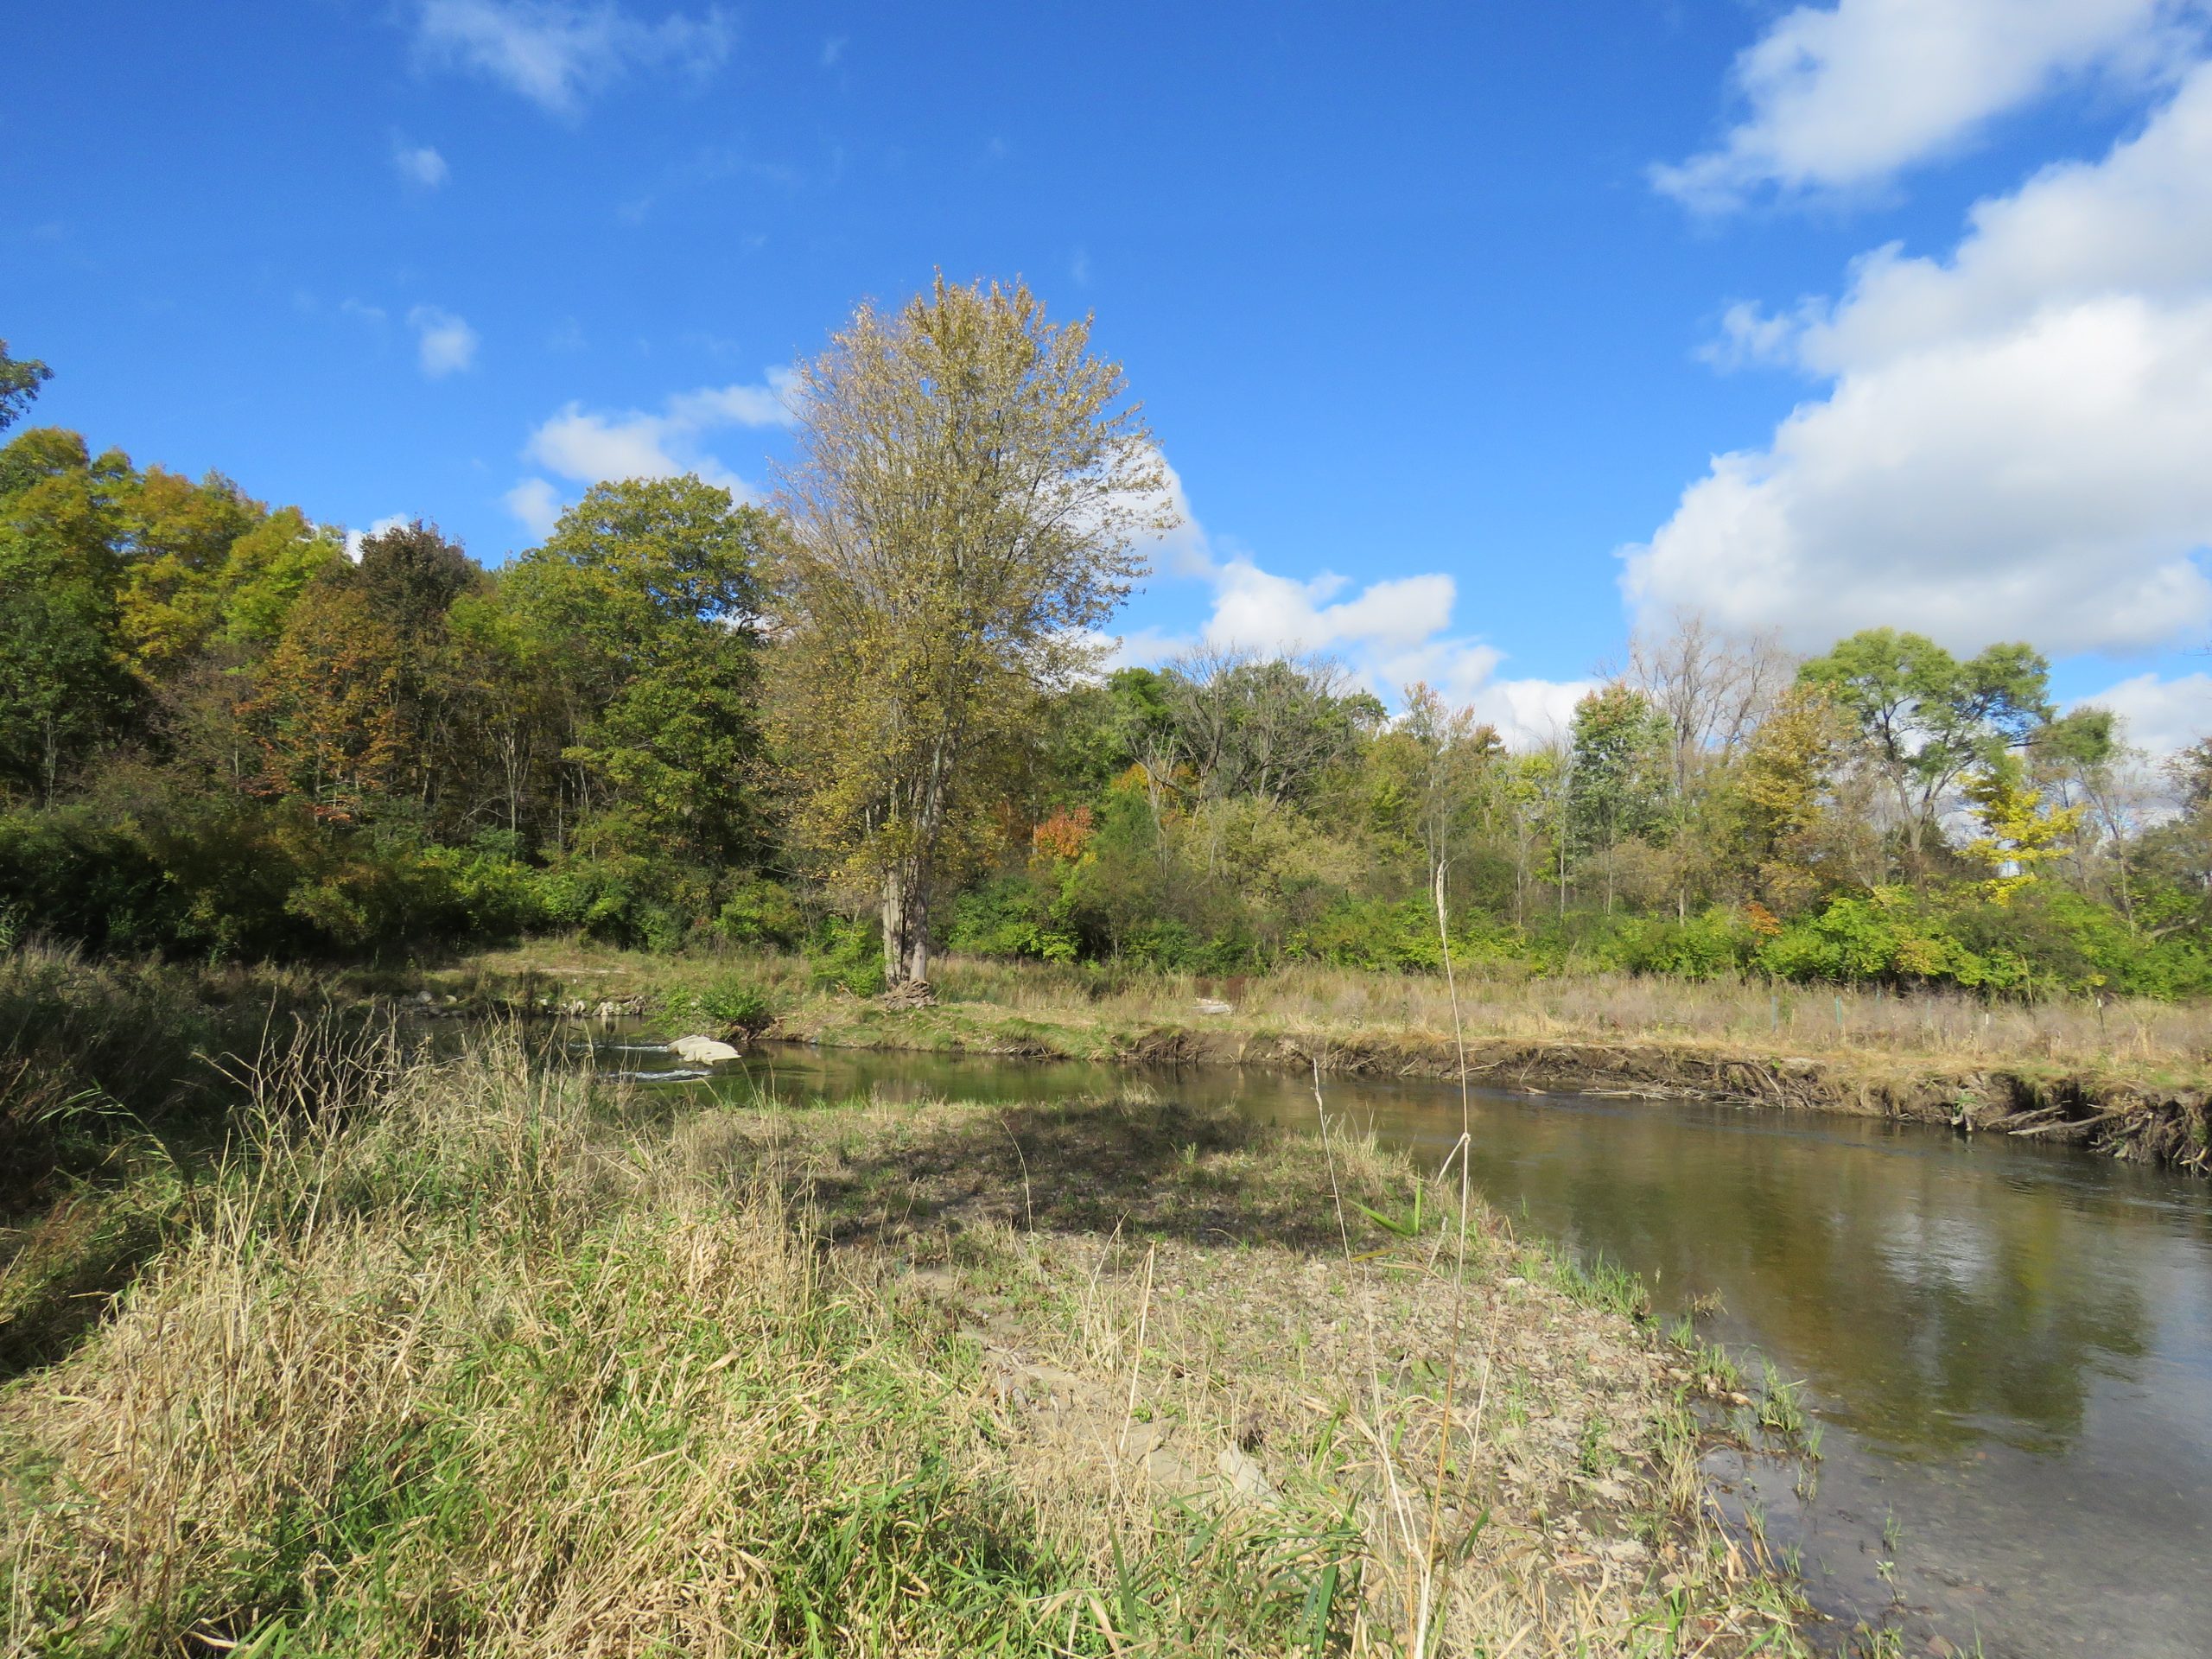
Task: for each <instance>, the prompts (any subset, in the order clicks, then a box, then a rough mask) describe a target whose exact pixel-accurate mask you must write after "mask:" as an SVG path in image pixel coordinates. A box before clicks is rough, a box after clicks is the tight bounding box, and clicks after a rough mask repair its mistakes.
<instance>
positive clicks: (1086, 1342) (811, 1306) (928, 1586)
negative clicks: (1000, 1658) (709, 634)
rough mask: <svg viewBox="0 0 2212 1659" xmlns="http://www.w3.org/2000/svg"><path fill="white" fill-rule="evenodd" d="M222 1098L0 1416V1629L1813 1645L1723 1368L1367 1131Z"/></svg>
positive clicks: (1169, 1119)
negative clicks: (84, 1310) (236, 1146)
mask: <svg viewBox="0 0 2212 1659" xmlns="http://www.w3.org/2000/svg"><path fill="white" fill-rule="evenodd" d="M312 1077H321V1078H322V1079H324V1080H325V1081H326V1083H328V1084H334V1085H337V1086H339V1087H340V1093H341V1094H342V1096H343V1097H342V1098H341V1097H339V1096H335V1095H333V1096H326V1097H324V1098H322V1099H321V1101H320V1103H319V1109H314V1110H311V1111H308V1112H306V1113H304V1114H303V1113H302V1111H301V1110H300V1109H299V1108H300V1106H301V1105H302V1103H303V1102H302V1100H299V1099H296V1098H294V1097H293V1096H294V1095H295V1094H296V1091H297V1090H299V1088H300V1086H301V1085H302V1084H303V1083H304V1082H307V1081H308V1080H309V1079H310V1078H312ZM237 1122H238V1123H239V1124H241V1125H244V1126H248V1133H249V1135H250V1137H251V1140H250V1144H249V1145H248V1146H247V1147H245V1152H246V1153H247V1154H248V1155H246V1156H245V1157H242V1158H238V1159H236V1160H233V1161H232V1164H231V1165H229V1166H227V1168H226V1170H223V1171H217V1172H211V1173H205V1174H204V1175H203V1176H202V1177H201V1178H200V1179H197V1180H194V1181H193V1182H191V1183H188V1184H186V1185H183V1186H181V1187H180V1188H176V1189H175V1190H170V1191H167V1192H165V1195H164V1196H163V1197H162V1199H161V1200H160V1204H159V1205H158V1206H157V1207H163V1208H164V1221H163V1225H162V1244H161V1246H160V1248H159V1249H158V1250H157V1251H156V1253H155V1254H154V1255H152V1256H151V1258H150V1259H149V1261H148V1262H146V1263H145V1264H144V1265H143V1267H141V1268H140V1269H139V1271H138V1274H137V1280H136V1282H135V1284H134V1285H133V1286H132V1287H131V1288H130V1292H129V1293H128V1294H127V1295H126V1296H124V1298H123V1300H121V1302H120V1303H119V1304H118V1306H117V1307H116V1310H115V1312H114V1313H113V1316H112V1317H111V1319H108V1320H107V1321H106V1322H105V1324H103V1325H99V1326H98V1327H97V1328H96V1329H93V1330H92V1331H90V1332H86V1333H83V1334H82V1335H81V1336H80V1338H79V1339H77V1340H75V1341H74V1342H73V1344H72V1345H70V1346H69V1347H68V1349H67V1351H66V1352H63V1353H61V1354H60V1355H59V1356H58V1357H55V1358H54V1360H53V1362H52V1363H48V1364H45V1365H42V1366H41V1367H38V1368H36V1369H33V1370H30V1371H29V1372H28V1373H27V1374H25V1375H24V1376H21V1377H20V1378H18V1379H17V1380H16V1382H15V1383H12V1384H10V1386H9V1387H8V1388H7V1389H6V1390H5V1392H4V1393H0V1467H4V1468H5V1469H7V1470H8V1471H10V1473H9V1475H8V1476H7V1478H6V1479H5V1482H4V1483H0V1604H3V1605H5V1606H6V1607H7V1609H8V1613H7V1618H8V1619H9V1638H8V1642H7V1644H6V1645H7V1646H8V1647H9V1649H10V1651H23V1652H35V1653H80V1652H92V1651H153V1650H162V1649H173V1648H175V1647H176V1646H178V1645H179V1644H182V1645H184V1646H185V1647H187V1648H188V1649H190V1648H191V1647H192V1645H193V1644H194V1643H199V1644H200V1645H206V1646H209V1647H216V1648H232V1649H233V1650H238V1651H251V1652H254V1653H274V1652H277V1651H283V1652H286V1653H312V1652H325V1651H327V1652H338V1651H343V1652H346V1653H349V1654H393V1655H397V1654H419V1653H423V1652H428V1651H469V1652H499V1653H508V1654H546V1655H551V1654H556V1653H558V1654H563V1655H567V1654H580V1653H605V1654H614V1653H637V1652H643V1651H647V1650H653V1651H666V1650H680V1651H683V1652H687V1653H699V1654H715V1653H724V1652H728V1653H735V1652H741V1651H758V1650H760V1649H762V1648H764V1647H766V1648H770V1649H783V1648H789V1649H793V1650H798V1651H816V1650H819V1651H836V1652H877V1653H902V1654H903V1653H966V1652H976V1651H1001V1652H1011V1653H1034V1654H1038V1655H1040V1656H1041V1655H1043V1654H1046V1653H1058V1654H1065V1653H1079V1654H1099V1655H1108V1654H1120V1653H1125V1652H1133V1651H1145V1650H1173V1651H1204V1652H1222V1653H1236V1652H1268V1653H1280V1652H1283V1651H1287V1650H1296V1651H1300V1652H1306V1651H1313V1652H1324V1651H1326V1652H1346V1653H1355V1654H1376V1655H1380V1654H1384V1653H1402V1652H1406V1651H1408V1650H1410V1648H1411V1645H1412V1642H1413V1639H1414V1631H1415V1629H1416V1628H1417V1627H1419V1626H1421V1625H1424V1624H1426V1626H1427V1628H1428V1630H1430V1631H1431V1632H1432V1633H1434V1632H1437V1631H1440V1632H1441V1633H1442V1636H1443V1642H1442V1645H1441V1650H1442V1651H1445V1652H1451V1653H1472V1652H1500V1651H1506V1650H1514V1651H1520V1652H1552V1651H1570V1650H1573V1651H1586V1652H1590V1653H1593V1654H1604V1653H1618V1654H1628V1653H1631V1652H1633V1653H1667V1652H1690V1651H1699V1652H1705V1653H1713V1654H1726V1653H1734V1652H1745V1651H1749V1650H1751V1649H1753V1648H1754V1647H1758V1650H1760V1651H1764V1652H1769V1653H1772V1652H1777V1651H1781V1652H1790V1651H1795V1650H1797V1638H1796V1636H1795V1635H1794V1633H1793V1631H1792V1628H1791V1626H1792V1618H1791V1616H1790V1613H1789V1604H1788V1600H1787V1597H1786V1594H1785V1592H1784V1591H1783V1587H1782V1586H1781V1585H1780V1583H1779V1582H1778V1580H1776V1579H1775V1578H1774V1577H1772V1576H1770V1574H1769V1573H1766V1572H1764V1571H1763V1570H1761V1569H1759V1568H1758V1567H1755V1566H1754V1565H1752V1564H1751V1563H1749V1562H1747V1561H1746V1560H1745V1558H1744V1556H1743V1554H1741V1552H1740V1550H1739V1549H1738V1548H1735V1547H1733V1546H1732V1545H1731V1544H1730V1543H1729V1541H1727V1540H1726V1538H1725V1537H1723V1536H1721V1535H1719V1534H1718V1533H1716V1532H1714V1531H1713V1530H1711V1529H1709V1528H1708V1527H1707V1524H1706V1522H1705V1521H1704V1519H1703V1517H1702V1516H1701V1514H1700V1494H1701V1491H1702V1488H1701V1484H1700V1481H1699V1478H1698V1476H1697V1471H1696V1465H1695V1456H1696V1433H1695V1431H1694V1427H1693V1424H1692V1421H1691V1418H1690V1415H1689V1411H1688V1405H1689V1402H1690V1400H1691V1399H1692V1398H1693V1397H1702V1395H1704V1394H1705V1393H1706V1392H1707V1391H1708V1390H1709V1389H1711V1388H1712V1387H1713V1386H1716V1384H1715V1383H1714V1379H1713V1378H1712V1377H1710V1376H1693V1375H1692V1374H1691V1372H1692V1369H1693V1365H1694V1362H1689V1361H1688V1358H1687V1357H1686V1356H1685V1355H1683V1354H1682V1353H1681V1352H1680V1351H1676V1350H1675V1349H1672V1348H1671V1347H1669V1346H1668V1345H1667V1344H1664V1343H1663V1342H1662V1341H1661V1340H1659V1339H1658V1338H1656V1335H1655V1334H1654V1333H1653V1332H1652V1331H1651V1330H1650V1329H1649V1327H1648V1326H1646V1325H1642V1324H1640V1323H1639V1322H1638V1321H1637V1320H1636V1319H1634V1318H1632V1317H1630V1313H1629V1312H1628V1308H1629V1306H1630V1304H1631V1303H1632V1301H1633V1293H1632V1291H1630V1289H1629V1288H1628V1287H1625V1286H1624V1284H1622V1283H1621V1282H1619V1281H1616V1280H1613V1279H1611V1278H1609V1277H1608V1278H1600V1279H1598V1280H1595V1281H1593V1280H1592V1279H1589V1278H1587V1277H1586V1276H1585V1275H1583V1274H1580V1273H1579V1272H1578V1271H1576V1270H1575V1269H1574V1268H1572V1267H1571V1266H1568V1265H1567V1264H1565V1263H1564V1262H1561V1261H1560V1259H1558V1258H1555V1257H1554V1255H1551V1254H1550V1253H1548V1251H1546V1250H1545V1249H1542V1248H1541V1247H1540V1246H1537V1245H1534V1244H1531V1243H1524V1242H1522V1241H1520V1240H1518V1239H1516V1237H1515V1236H1513V1233H1512V1230H1510V1228H1509V1227H1508V1226H1507V1225H1506V1224H1504V1223H1503V1220H1502V1219H1501V1218H1500V1217H1497V1216H1495V1215H1492V1214H1490V1213H1489V1212H1487V1211H1481V1210H1479V1209H1478V1210H1477V1211H1475V1212H1474V1213H1473V1214H1471V1216H1470V1217H1468V1220H1467V1226H1466V1230H1465V1234H1464V1236H1465V1240H1466V1259H1465V1269H1464V1272H1463V1271H1462V1270H1461V1269H1460V1268H1459V1240H1460V1238H1461V1237H1462V1236H1463V1235H1462V1234H1461V1232H1460V1231H1459V1227H1458V1217H1457V1216H1456V1214H1455V1205H1456V1194H1455V1192H1454V1191H1453V1190H1452V1189H1450V1188H1448V1187H1446V1188H1439V1187H1437V1186H1435V1185H1433V1184H1427V1183H1424V1182H1423V1181H1422V1180H1421V1177H1420V1176H1418V1174H1417V1173H1415V1172H1414V1169H1413V1168H1412V1167H1411V1166H1409V1165H1407V1164H1405V1163H1403V1162H1402V1161H1400V1160H1397V1159H1395V1158H1394V1157H1392V1156H1389V1155H1386V1154H1383V1153H1381V1152H1379V1151H1377V1150H1376V1147H1374V1146H1373V1145H1372V1144H1371V1143H1369V1142H1364V1141H1357V1140H1355V1139H1351V1138H1348V1137H1347V1136H1345V1135H1344V1134H1343V1133H1342V1132H1341V1131H1338V1133H1334V1134H1332V1135H1329V1136H1328V1137H1327V1138H1326V1139H1325V1141H1319V1142H1317V1141H1313V1140H1311V1139H1300V1138H1296V1137H1293V1136H1290V1135H1283V1134H1279V1133H1273V1132H1269V1131H1267V1130H1264V1129H1262V1128H1255V1126H1252V1125H1250V1124H1248V1123H1245V1122H1242V1121H1240V1120H1238V1119H1236V1118H1235V1117H1233V1116H1229V1115H1227V1114H1220V1113H1211V1112H1206V1111H1201V1110H1195V1109H1190V1108H1188V1107H1185V1106H1183V1105H1180V1104H1178V1103H1173V1102H1172V1101H1166V1100H1163V1099H1160V1098H1156V1097H1154V1096H1152V1095H1150V1094H1149V1093H1148V1092H1147V1091H1146V1090H1143V1089H1141V1088H1132V1089H1130V1090H1124V1091H1122V1092H1120V1093H1117V1094H1116V1095H1114V1096H1110V1097H1101V1098H1096V1099H1090V1100H1078V1101H1056V1102H1038V1103H1030V1104H1025V1105H1019V1106H1013V1107H1000V1108H983V1107H978V1106H967V1105H960V1104H957V1103H956V1104H941V1105H932V1106H928V1107H924V1108H919V1109H897V1110H889V1109H882V1108H880V1107H877V1106H874V1105H873V1104H868V1103H856V1104H855V1105H853V1106H850V1107H846V1108H829V1109H820V1110H815V1111H808V1112H798V1113H794V1112H788V1111H771V1112H761V1111H754V1110H747V1109H727V1108H722V1107H717V1106H712V1105H708V1106H703V1107H699V1108H696V1109H693V1108H691V1107H690V1106H688V1105H687V1106H686V1107H684V1108H682V1109H677V1110H676V1111H673V1112H671V1110H670V1109H668V1107H667V1106H666V1104H665V1103H664V1102H656V1101H654V1100H653V1099H652V1097H650V1096H644V1095H637V1096H632V1095H629V1094H626V1093H624V1092H621V1091H620V1090H617V1091H613V1093H611V1094H610V1093H609V1092H608V1091H607V1090H605V1089H604V1087H603V1086H602V1087H601V1088H600V1089H598V1090H594V1088H593V1087H592V1086H591V1085H590V1084H589V1083H588V1081H587V1080H586V1079H583V1078H582V1077H577V1076H575V1075H572V1074H570V1075H563V1074H557V1073H555V1074H549V1073H546V1072H544V1071H541V1070H538V1069H535V1068H532V1067H530V1066H528V1065H524V1063H523V1056H522V1053H521V1051H520V1050H519V1049H518V1047H516V1046H514V1045H513V1043H512V1039H503V1038H499V1037H496V1036H494V1037H491V1038H487V1039H482V1040H480V1041H474V1042H472V1045H471V1046H470V1048H469V1051H468V1052H467V1053H466V1054H465V1055H464V1056H463V1057H461V1058H459V1059H456V1060H452V1061H448V1062H444V1063H441V1064H438V1065H423V1064H419V1063H414V1064H410V1063H409V1062H407V1061H406V1060H405V1059H404V1058H402V1055H401V1052H400V1050H399V1047H398V1046H397V1045H393V1044H384V1045H378V1044H375V1043H370V1042H362V1043H357V1044H356V1045H355V1046H353V1048H351V1049H350V1050H348V1051H347V1052H346V1054H345V1055H344V1057H343V1058H342V1061H338V1060H334V1058H333V1057H332V1056H331V1055H330V1054H329V1053H328V1052H327V1051H326V1052H318V1053H316V1054H315V1055H313V1056H305V1055H299V1054H296V1055H295V1057H294V1058H293V1059H292V1060H291V1061H289V1062H287V1063H285V1064H283V1065H271V1066H269V1067H265V1068H264V1072H263V1074H262V1081H261V1084H260V1085H259V1091H258V1095H257V1098H256V1099H255V1100H253V1101H252V1102H250V1103H248V1104H247V1105H246V1106H245V1108H243V1109H241V1111H240V1112H239V1114H238V1117H237ZM1416 1193H1418V1194H1419V1198H1418V1199H1417V1198H1416V1196H1415V1195H1416ZM149 1202H150V1200H149ZM78 1231H80V1229H78V1228H76V1227H75V1225H74V1224H73V1223H67V1224H58V1225H56V1226H54V1227H53V1228H51V1229H48V1230H40V1229H33V1230H31V1232H30V1234H29V1236H26V1237H21V1238H18V1239H17V1240H16V1241H15V1243H16V1249H14V1251H13V1254H12V1256H11V1259H10V1262H9V1264H8V1272H9V1274H10V1277H11V1278H13V1279H15V1280H16V1281H17V1283H18V1285H19V1287H20V1285H21V1284H22V1283H23V1282H27V1281H28V1279H29V1276H31V1274H32V1273H33V1270H35V1269H40V1268H41V1264H43V1267H44V1268H45V1269H48V1270H49V1271H48V1274H47V1276H48V1279H49V1280H58V1279H60V1278H63V1277H66V1275H65V1274H54V1273H53V1272H51V1271H50V1269H51V1268H53V1265H54V1258H55V1256H56V1255H60V1254H66V1253H67V1250H68V1249H71V1248H72V1242H73V1238H74V1237H75V1236H76V1234H77V1232H78ZM1762 1644H1764V1645H1762Z"/></svg>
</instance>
